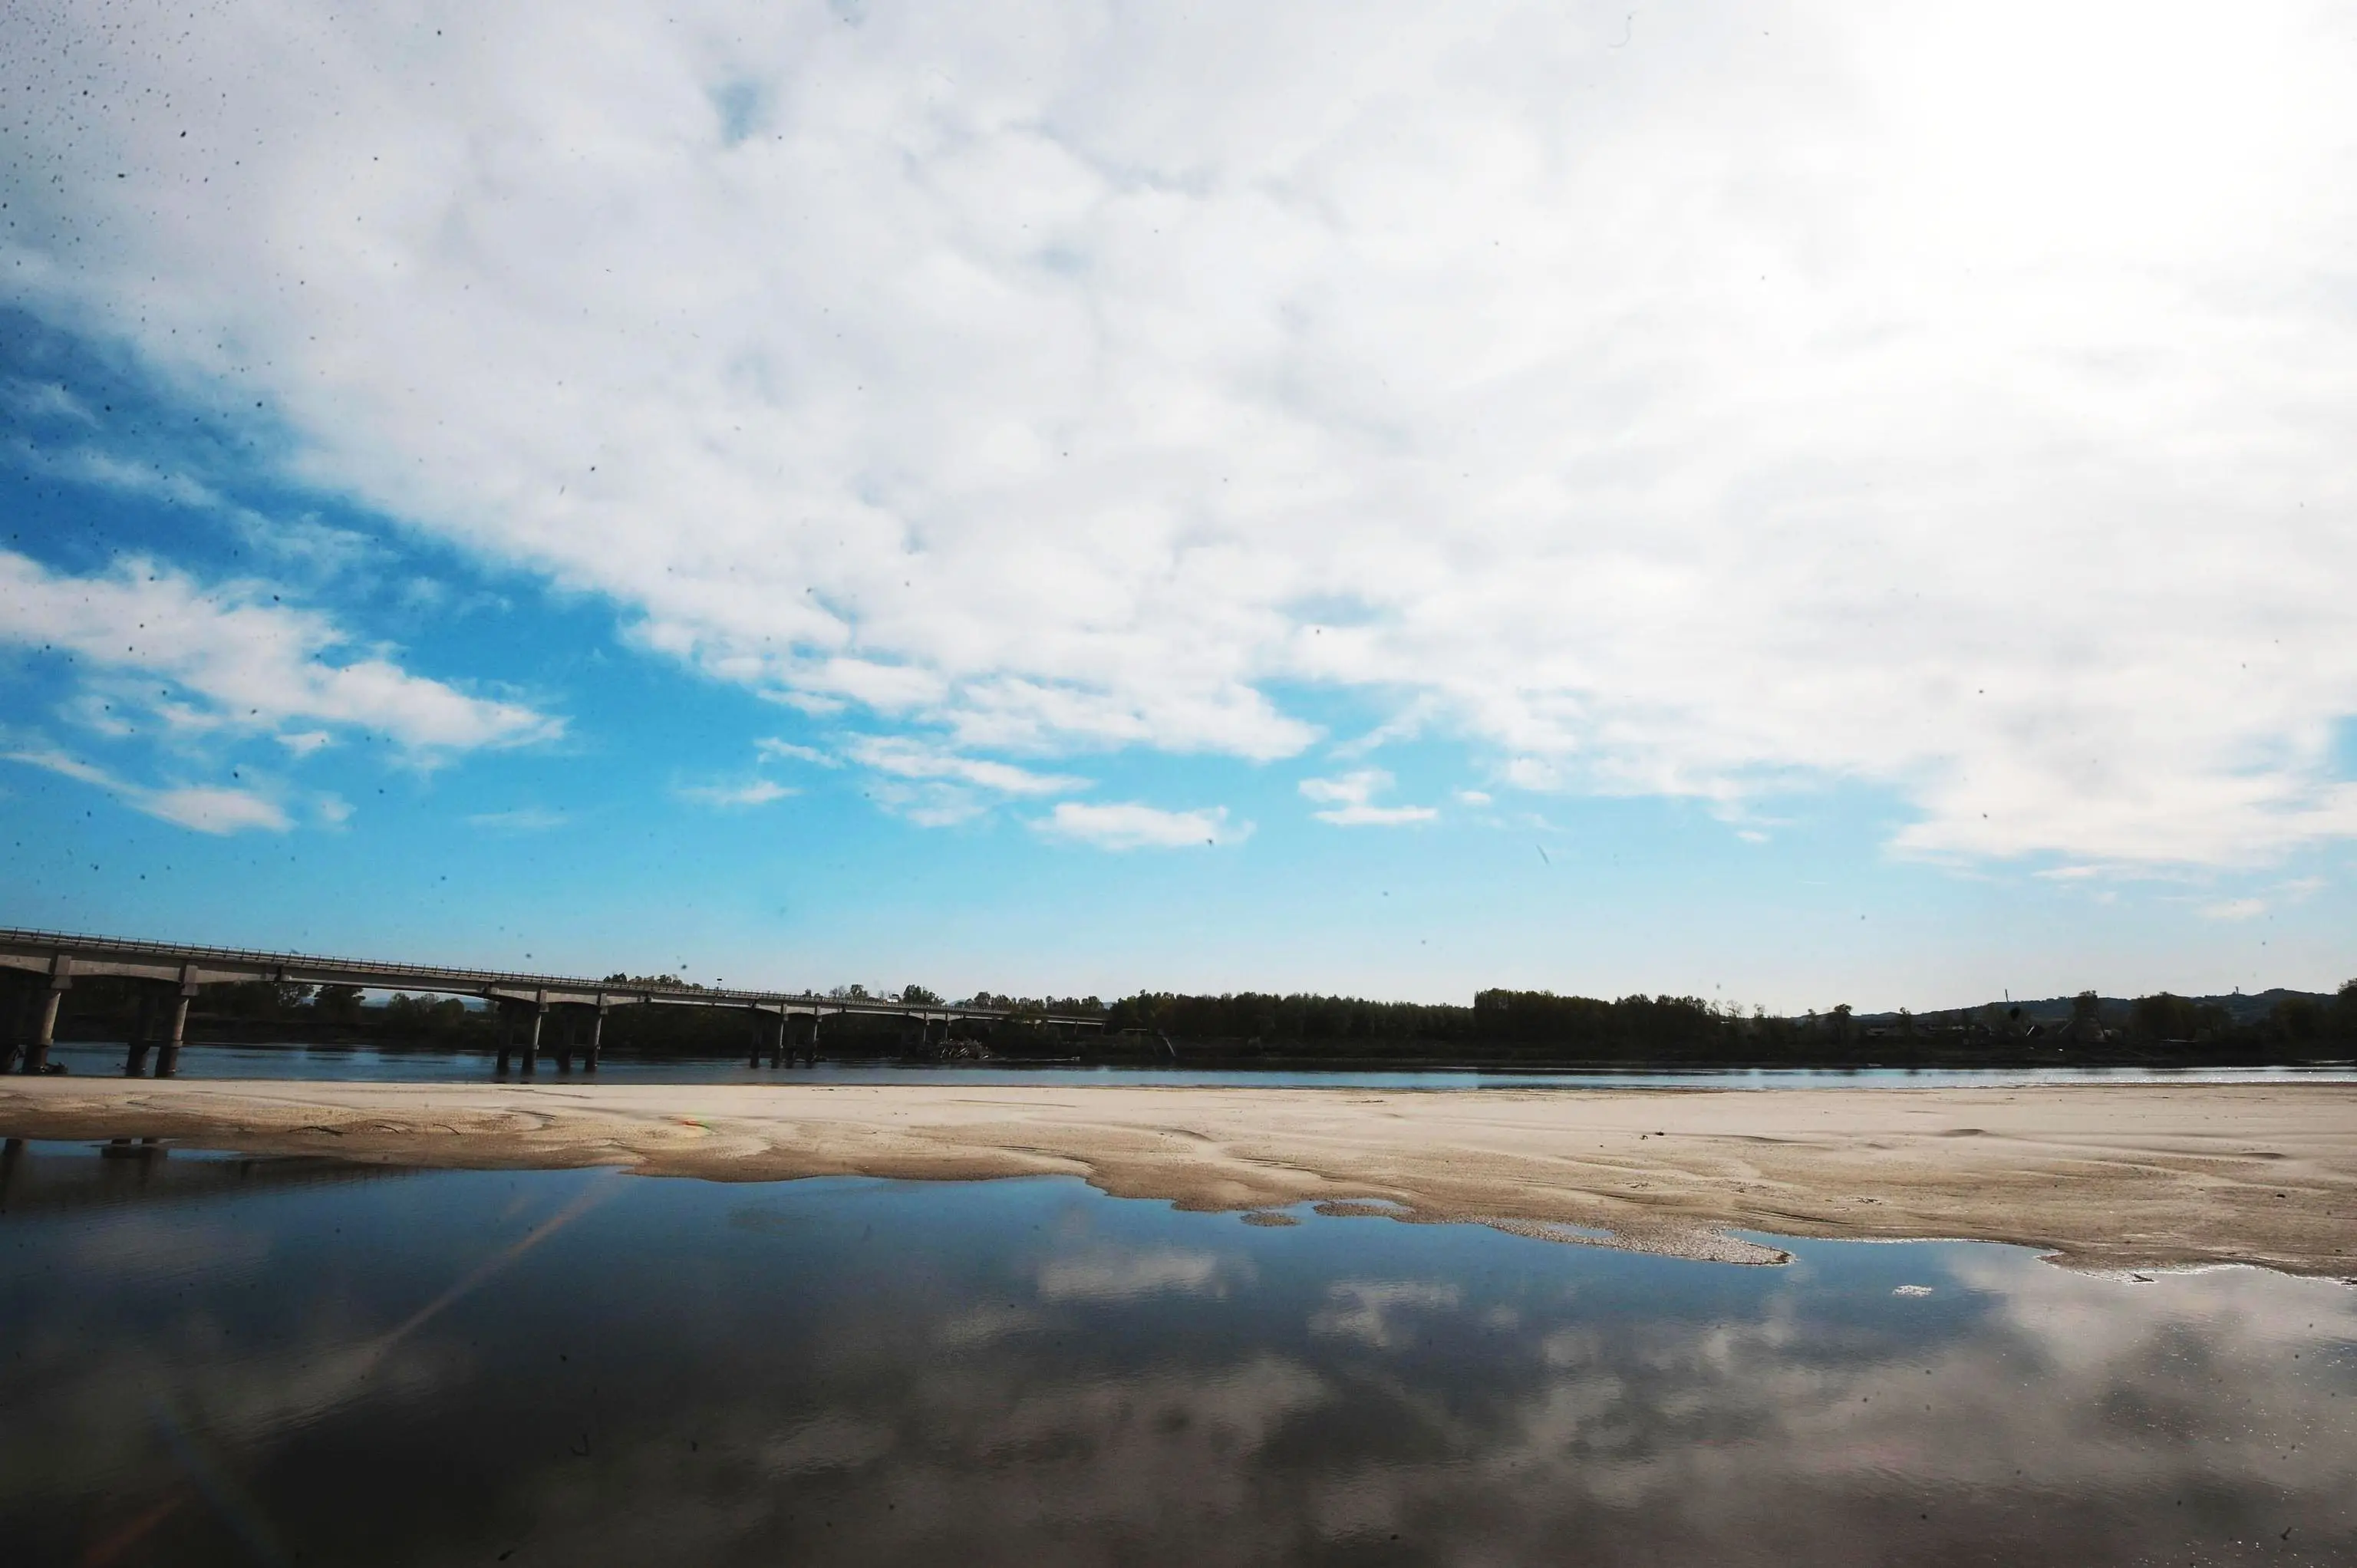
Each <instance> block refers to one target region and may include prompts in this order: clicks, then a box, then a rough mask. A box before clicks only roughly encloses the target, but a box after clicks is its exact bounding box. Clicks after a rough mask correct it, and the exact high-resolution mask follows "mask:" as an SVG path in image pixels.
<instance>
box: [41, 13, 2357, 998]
mask: <svg viewBox="0 0 2357 1568" xmlns="http://www.w3.org/2000/svg"><path fill="white" fill-rule="evenodd" d="M39 9H40V15H39V16H38V18H37V21H38V26H34V25H28V26H27V27H25V28H24V29H23V36H24V37H26V38H32V39H36V40H37V47H34V48H27V49H25V50H22V51H14V52H12V57H11V59H9V61H7V62H6V63H5V64H0V85H5V88H6V91H7V95H8V96H7V102H8V103H9V104H10V105H11V107H12V111H13V118H12V119H11V122H10V124H7V125H6V126H5V128H0V135H5V137H6V138H7V140H8V143H9V145H10V152H11V154H12V156H11V157H10V158H9V159H8V160H6V161H5V172H0V195H5V200H6V203H7V205H6V207H5V209H0V217H5V222H6V229H5V241H0V432H5V446H0V509H5V510H0V522H4V523H5V553H0V753H5V759H0V803H5V821H6V828H7V831H6V833H5V840H0V857H5V858H0V886H5V889H6V892H7V898H6V905H7V907H6V908H5V911H0V920H5V921H6V922H8V923H12V924H19V925H38V926H51V927H60V928H66V929H91V930H101V931H110V932H120V933H124V934H143V935H145V934H152V935H159V936H172V937H185V938H188V939H192V940H218V941H222V942H231V943H238V944H245V945H259V946H290V947H301V948H308V949H312V950H333V951H341V952H355V953H369V954H383V955H387V956H391V955H395V954H399V955H416V956H419V957H431V958H447V959H452V960H464V961H476V962H484V963H511V962H512V963H518V964H523V963H529V964H531V965H533V966H535V967H548V968H555V969H564V970H580V971H585V972H588V971H594V972H605V971H608V970H611V969H615V968H628V969H631V970H643V969H649V968H678V969H681V970H683V972H687V973H689V974H691V975H693V976H695V977H698V978H705V979H712V978H726V979H730V980H732V981H741V982H748V983H750V982H760V983H783V984H805V983H807V984H818V985H826V984H834V983H845V982H849V981H859V982H862V983H867V984H870V985H877V984H891V985H896V986H897V985H899V984H901V983H906V982H910V981H915V982H918V983H924V984H928V985H931V986H933V987H935V988H936V989H939V990H942V991H946V992H951V993H968V992H971V991H973V990H974V989H977V988H989V989H993V990H1002V991H1017V992H1022V993H1064V994H1071V993H1100V994H1113V993H1122V992H1125V991H1128V990H1132V989H1135V988H1138V987H1141V986H1154V987H1169V988H1179V989H1190V990H1226V989H1236V988H1244V987H1253V988H1265V989H1281V990H1320V991H1341V992H1354V993H1366V994H1374V995H1383V996H1397V997H1414V998H1423V999H1433V1000H1444V999H1454V1000H1462V999H1464V998H1465V997H1467V996H1468V995H1469V993H1471V992H1472V991H1473V990H1474V989H1476V988H1477V987H1480V986H1482V985H1489V984H1506V985H1525V986H1545V987H1550V988H1554V989H1557V990H1565V991H1577V992H1585V993H1606V994H1620V993H1628V992H1631V991H1646V992H1657V991H1674V992H1680V993H1695V994H1700V995H1703V996H1706V997H1716V998H1718V999H1722V1000H1726V1001H1729V1002H1734V1003H1739V1004H1765V1005H1768V1006H1770V1007H1771V1008H1777V1009H1786V1008H1793V1009H1797V1008H1803V1007H1808V1006H1818V1007H1823V1006H1829V1005H1831V1004H1835V1003H1836V1002H1849V1003H1852V1004H1857V1005H1858V1006H1861V1007H1879V1006H1889V1005H1899V1004H1911V1005H1915V1006H1919V1007H1921V1006H1932V1005H1943V1004H1958V1003H1964V1002H1976V1001H1980V1000H1985V999H1987V998H1990V997H1993V996H1996V995H1997V994H2000V993H2002V992H2004V991H2007V990H2010V991H2011V992H2012V993H2014V994H2016V995H2024V994H2051V993H2058V992H2064V991H2071V990H2076V989H2079V988H2081V987H2083V986H2089V985H2092V986H2097V987H2100V988H2102V989H2104V990H2105V991H2107V992H2113V993H2121V992H2127V993H2134V992H2138V991H2143V990H2150V989H2157V988H2160V987H2162V986H2169V987H2171V988H2175V989H2179V990H2196V991H2206V990H2224V989H2228V988H2230V987H2233V986H2238V985H2239V986H2242V987H2244V988H2246V989H2255V988H2262V987H2265V986H2266V985H2271V984H2293V985H2301V986H2308V987H2317V988H2321V987H2327V986H2330V985H2333V984H2337V983H2339V982H2340V981H2341V980H2342V979H2345V978H2348V977H2349V974H2351V973H2357V946H2352V942H2351V940H2350V939H2349V936H2348V933H2349V932H2350V931H2352V930H2357V918H2352V916H2357V909H2352V899H2351V896H2350V893H2349V886H2350V871H2351V867H2352V858H2357V851H2352V845H2351V839H2352V835H2357V742H2352V736H2357V727H2352V715H2357V607H2352V606H2357V596H2352V593H2351V591H2350V590H2351V588H2352V586H2357V529H2352V518H2351V512H2350V507H2351V505H2352V465H2351V463H2350V460H2349V459H2348V457H2347V456H2346V453H2345V450H2344V448H2345V446H2346V445H2347V443H2346V440H2345V433H2346V431H2347V429H2348V428H2350V427H2352V418H2351V416H2352V414H2357V371H2352V369H2351V367H2352V365H2357V353H2352V351H2351V350H2352V349H2357V342H2352V338H2357V333H2352V317H2351V313H2350V311H2349V309H2348V307H2347V306H2346V304H2345V303H2344V301H2345V297H2346V295H2345V291H2343V292H2342V293H2341V294H2335V293H2334V292H2333V290H2332V288H2331V287H2330V286H2329V285H2330V280H2331V279H2332V278H2333V277H2335V276H2337V275H2339V272H2338V271H2336V269H2345V263H2344V262H2343V261H2341V260H2340V259H2339V258H2341V257H2345V254H2346V253H2347V250H2346V245H2345V243H2344V242H2345V241H2346V240H2347V239H2348V238H2350V237H2352V234H2357V221H2352V219H2357V209H2352V198H2351V196H2350V195H2349V192H2350V191H2351V190H2352V188H2357V183H2352V182H2351V181H2349V180H2348V179H2347V178H2346V177H2345V175H2346V173H2347V172H2348V170H2349V169H2350V168H2351V167H2352V148H2357V114H2352V112H2351V111H2350V110H2349V109H2348V108H2347V106H2346V105H2345V103H2344V102H2341V100H2342V98H2343V96H2344V95H2342V94H2341V93H2339V92H2338V91H2337V90H2336V89H2335V88H2334V86H2333V83H2334V82H2335V81H2338V80H2340V79H2339V78H2338V77H2337V76H2336V74H2335V71H2336V67H2335V65H2334V62H2335V61H2336V60H2340V61H2343V62H2344V63H2345V62H2346V57H2347V56H2348V55H2349V54H2350V53H2351V52H2352V40H2351V38H2350V37H2349V35H2348V32H2347V30H2346V28H2345V27H2339V26H2338V25H2337V24H2333V23H2332V22H2331V21H2330V17H2329V16H2327V15H2326V14H2324V13H2314V12H2310V11H2308V10H2304V9H2301V8H2298V7H2282V8H2263V11H2262V14H2261V16H2260V18H2259V20H2258V21H2256V22H2255V23H2254V25H2253V26H2251V27H2248V28H2244V29H2238V30H2237V31H2236V33H2235V34H2234V35H2233V37H2232V38H2228V39H2225V40H2219V39H2217V38H2215V37H2214V36H2212V35H2213V33H2214V29H2211V28H2208V27H2206V26H2204V25H2203V24H2202V23H2201V16H2200V15H2199V13H2197V12H2194V11H2190V10H2188V11H2185V12H2183V13H2179V12H2176V11H2173V10H2170V9H2169V8H2168V7H2161V8H2158V9H2155V8H2151V7H2137V8H2135V10H2134V12H2133V15H2134V16H2135V17H2136V27H2135V28H2133V29H2125V30H2123V29H2122V28H2120V27H2108V30H2107V26H2108V25H2107V24H2105V22H2104V18H2103V17H2101V16H2094V17H2093V19H2092V20H2084V19H2078V18H2074V19H2073V20H2072V23H2071V24H2070V25H2068V26H2065V27H2060V28H2059V29H2058V28H2057V27H2052V26H2050V25H2049V22H2050V19H2049V21H2048V22H2040V24H2039V27H2040V31H2041V37H2042V38H2044V39H2045V43H2044V46H2043V47H2042V48H2041V50H2040V54H2039V58H2037V59H2023V58H2022V57H2021V55H2020V53H2019V51H2018V50H2013V49H2011V48H2007V47H2005V44H2004V40H2005V38H2006V37H2007V28H2008V27H2016V26H2018V25H2027V19H2026V17H2015V18H2012V19H2011V20H2010V21H2008V19H2007V17H2006V16H2002V15H1997V14H1996V13H1992V12H1986V10H1985V9H1984V10H1976V11H1975V13H1973V14H1972V16H1971V17H1970V18H1963V17H1960V16H1949V15H1946V14H1937V15H1934V14H1928V13H1927V14H1924V15H1922V16H1915V17H1913V18H1911V19H1902V18H1900V17H1896V16H1866V17H1863V18H1861V16H1859V15H1858V14H1856V13H1854V12H1853V11H1851V10H1849V9H1847V8H1823V9H1821V8H1816V7H1810V6H1787V7H1771V8H1769V9H1767V10H1765V11H1763V10H1761V9H1760V8H1759V7H1713V6H1701V7H1695V8H1691V9H1688V10H1685V11H1680V12H1676V13H1656V12H1652V11H1647V12H1644V13H1643V14H1641V16H1638V17H1637V18H1635V20H1634V23H1633V25H1632V26H1624V22H1625V21H1626V20H1627V18H1626V17H1625V16H1624V13H1623V11H1612V12H1609V14H1608V12H1607V10H1606V9H1605V8H1601V7H1597V8H1592V9H1588V10H1583V9H1580V8H1578V7H1573V8H1569V9H1564V8H1560V7H1556V8H1545V9H1532V10H1529V11H1523V10H1518V9H1516V8H1513V7H1505V8H1501V10H1500V11H1498V12H1497V14H1496V15H1495V16H1489V17H1486V18H1485V19H1482V20H1480V22H1478V23H1476V22H1474V21H1469V20H1468V19H1467V18H1464V17H1454V18H1443V17H1435V16H1426V15H1424V14H1423V13H1422V12H1420V11H1415V10H1413V9H1411V10H1407V11H1404V12H1402V13H1401V14H1400V15H1399V16H1396V17H1394V18H1393V20H1394V22H1396V24H1397V26H1396V27H1392V28H1389V29H1386V28H1385V27H1374V26H1370V25H1368V24H1367V23H1366V21H1365V19H1364V18H1363V17H1356V16H1355V13H1354V14H1353V16H1344V15H1343V14H1341V13H1340V12H1334V13H1331V14H1329V13H1327V12H1325V11H1321V10H1320V9H1319V8H1318V7H1305V8H1304V9H1303V10H1301V11H1300V12H1299V13H1298V14H1292V13H1288V15H1287V16H1286V20H1285V21H1284V23H1283V24H1282V25H1279V26H1275V27H1268V26H1266V25H1265V23H1264V22H1263V21H1259V20H1255V21H1254V23H1253V26H1254V27H1255V28H1257V29H1258V31H1256V32H1255V33H1254V35H1253V36H1254V39H1255V43H1256V47H1255V48H1254V50H1252V51H1250V53H1249V56H1248V58H1245V59H1239V58H1238V57H1237V56H1236V54H1235V53H1234V51H1233V49H1232V47H1231V45H1232V41H1233V40H1234V38H1237V37H1238V36H1240V35H1239V34H1238V33H1237V31H1236V29H1237V28H1239V27H1243V24H1244V22H1245V19H1246V18H1245V14H1244V13H1242V12H1239V13H1237V14H1235V15H1234V16H1222V14H1220V13H1218V12H1217V11H1216V10H1215V11H1214V12H1213V13H1211V14H1207V15H1205V16H1201V17H1198V18H1196V19H1195V20H1194V21H1192V22H1186V23H1182V22H1179V21H1177V20H1174V19H1172V18H1170V17H1168V16H1158V15H1155V14H1147V13H1122V12H1101V11H1099V10H1096V9H1094V8H1091V7H1078V6H1063V5H1041V6H1037V7H1031V8H1026V9H1022V10H1020V11H1017V10H1014V9H994V8H990V7H982V8H977V9H975V10H974V12H973V13H971V14H970V15H965V16H960V17H957V18H945V17H941V16H920V15H916V14H913V13H911V14H903V13H899V12H897V11H893V10H890V9H888V8H880V7H862V6H847V7H846V6H836V7H829V6H823V5H822V6H814V7H797V6H783V7H764V8H761V9H759V11H742V10H739V9H737V8H734V7H731V6H727V5H685V6H675V7H666V8H662V9H649V8H645V7H640V6H635V5H610V6H603V7H598V8H597V16H596V17H595V18H594V20H595V22H596V25H595V26H587V25H582V23H581V19H580V17H579V16H578V13H577V8H573V7H545V8H544V7H533V6H522V7H518V8H516V9H515V10H514V11H513V13H512V14H511V15H507V16H501V17H499V18H495V19H489V20H487V19H485V18H482V17H479V16H473V15H472V14H470V13H468V12H463V11H460V10H457V9H451V10H447V11H444V12H437V11H436V10H435V9H434V8H431V7H428V8H426V9H425V10H422V11H418V12H415V13H414V14H404V16H400V17H397V18H393V17H388V18H374V19H361V20H358V21H354V20H350V19H342V20H337V19H331V18H328V17H327V16H325V15H324V14H322V15H321V16H316V17H311V18H308V19H307V20H305V21H303V22H302V23H301V24H300V25H299V26H288V25H285V19H284V18H283V17H280V16H278V14H277V13H274V12H265V11H263V10H261V9H258V8H257V9H248V8H246V7H242V6H238V5H232V6H230V7H227V8H225V9H224V10H223V11H222V12H221V13H220V14H219V15H217V16H213V17H211V18H210V19H209V20H207V21H205V22H204V23H202V24H201V25H200V26H199V28H198V29H197V31H196V32H195V33H194V34H193V35H191V38H190V40H189V42H188V47H187V48H185V49H177V50H164V51H158V50H155V49H150V48H141V47H139V46H138V42H137V40H138V39H139V38H141V37H143V36H153V31H152V30H153V29H155V28H158V27H163V26H164V24H165V14H164V13H163V12H162V11H161V10H157V11H156V12H155V13H154V14H153V15H148V14H147V13H146V10H145V8H144V7H142V6H139V5H133V6H130V7H129V8H128V9H127V11H125V10H124V8H121V7H118V8H116V11H120V12H122V13H123V15H122V16H121V17H120V18H117V19H122V20H125V21H127V24H128V25H127V26H126V27H122V28H115V27H112V26H111V25H110V24H109V18H115V17H116V12H112V11H111V12H106V13H103V14H102V13H100V12H98V11H96V10H89V9H85V8H83V7H81V6H76V5H57V6H48V7H42V8H39ZM1998 9H1999V10H2000V11H2001V10H2002V7H2000V8H1998ZM1624 10H1625V8H1624ZM2101 10H2102V8H2101V7H2093V8H2091V13H2090V15H2091V16H2093V12H2099V11H2101ZM2129 15H2130V13H2129V12H2126V11H2123V12H2121V13H2120V14H2119V16H2116V17H2114V18H2112V22H2113V23H2118V22H2121V21H2123V20H2124V19H2125V18H2126V16H2129ZM1354 18H1355V19H1354ZM1763 19H1764V20H1767V21H1769V22H1770V23H1771V24H1772V25H1771V26H1770V27H1765V28H1755V27H1753V26H1752V24H1753V23H1755V22H1758V21H1760V20H1763ZM1608 24H1609V25H1608ZM1755 32H1756V33H1757V35H1758V36H1757V37H1756V38H1755V37H1754V36H1753V35H1754V33H1755ZM1624 35H1625V38H1626V41H1625V42H1624V41H1623V39H1624ZM2013 36H2016V37H2018V33H2016V34H2015V35H2013ZM1639 38H1642V40H1643V45H1644V48H1642V49H1639V50H1635V51H1634V52H1633V53H1632V46H1634V45H1635V44H1636V43H1637V42H1638V40H1639ZM2123 38H2126V39H2127V41H2126V43H2125V44H2124V43H2123V42H2122V39H2123ZM2123 48H2125V49H2126V51H2127V53H2128V54H2129V55H2132V56H2134V57H2135V58H2134V59H2131V60H2129V61H2128V62H2127V63H2128V64H2129V65H2132V66H2134V67H2135V69H2134V70H2129V71H2126V73H2125V74H2121V73H2120V72H2117V71H2114V72H2113V74H2112V75H2110V76H2107V77H2106V78H2105V82H2106V84H2105V85H2104V87H2103V89H2102V90H2101V92H2100V93H2099V94H2096V95H2094V96H2093V97H2091V95H2090V92H2089V90H2088V89H2087V87H2086V82H2087V81H2088V80H2089V78H2088V76H2087V75H2086V74H2084V73H2081V72H2078V71H2077V70H2074V68H2073V67H2072V62H2073V61H2076V62H2078V63H2079V64H2080V65H2082V66H2090V67H2092V66H2093V64H2094V63H2096V62H2114V61H2115V60H2116V59H2117V58H2118V56H2119V54H2120V51H2121V50H2122V49H2123ZM2106 69H2109V67H2108V66H2107V68H2106ZM2195 84H2198V85H2199V87H2200V89H2201V93H2202V95H2203V96H2204V102H2208V103H2211V104H2212V109H2211V110H2210V111H2209V112H2208V113H2205V114H2200V115H2194V116H2190V117H2189V116H2187V115H2185V114H2184V113H2181V112H2180V111H2179V108H2178V107H2177V106H2178V105H2179V104H2181V102H2183V99H2182V97H2181V96H2179V91H2180V90H2183V89H2187V88H2189V87H2190V86H2192V85H2195ZM86 89H87V90H90V91H91V96H90V97H89V98H87V99H85V98H84V97H83V96H82V94H83V92H84V91H85V90H86ZM1993 105H2002V106H2003V109H2002V112H2001V113H2000V112H1999V111H1998V110H1997V109H1996V108H1994V107H1992V106H1993ZM2253 170H2257V171H2258V172H2257V173H2253V172H2251V171H2253Z"/></svg>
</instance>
